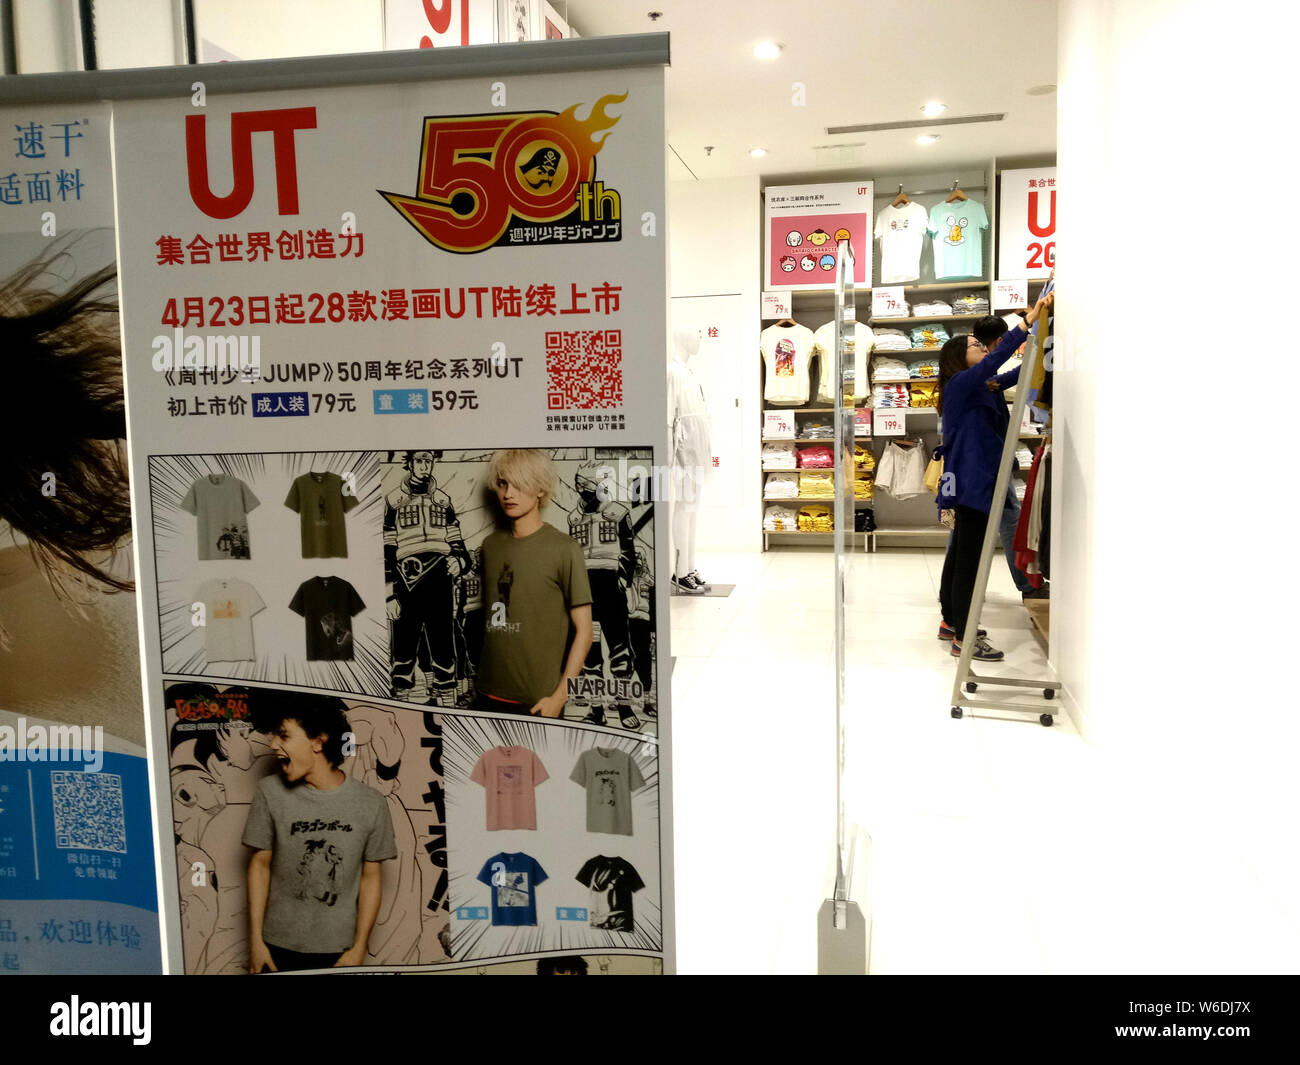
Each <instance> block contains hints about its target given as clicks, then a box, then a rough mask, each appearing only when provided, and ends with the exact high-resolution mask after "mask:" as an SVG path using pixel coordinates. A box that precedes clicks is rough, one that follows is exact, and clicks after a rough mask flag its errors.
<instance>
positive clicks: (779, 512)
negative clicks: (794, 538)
mask: <svg viewBox="0 0 1300 1065" xmlns="http://www.w3.org/2000/svg"><path fill="white" fill-rule="evenodd" d="M763 531H764V532H798V531H799V512H798V511H797V510H795V508H794V507H783V506H780V505H779V504H775V503H774V504H773V505H772V506H770V507H768V508H767V509H766V510H765V511H763Z"/></svg>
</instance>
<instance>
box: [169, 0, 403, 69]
mask: <svg viewBox="0 0 1300 1065" xmlns="http://www.w3.org/2000/svg"><path fill="white" fill-rule="evenodd" d="M194 24H195V30H196V38H198V39H199V51H200V54H199V58H200V60H202V58H203V55H202V48H203V46H202V40H208V41H211V42H212V43H213V44H215V45H217V46H218V47H219V48H223V49H225V50H226V51H227V52H230V53H233V54H234V55H236V56H238V57H239V58H240V59H282V58H286V57H289V56H301V55H344V54H348V53H351V52H378V51H381V50H382V49H383V46H384V40H383V30H384V26H383V10H382V5H381V3H380V0H276V2H275V3H267V2H266V0H195V3H194Z"/></svg>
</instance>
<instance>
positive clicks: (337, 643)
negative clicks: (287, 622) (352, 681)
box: [289, 577, 366, 662]
mask: <svg viewBox="0 0 1300 1065" xmlns="http://www.w3.org/2000/svg"><path fill="white" fill-rule="evenodd" d="M365 608H366V604H365V603H363V602H362V601H361V596H359V595H357V590H356V589H355V588H353V587H352V585H350V584H349V583H348V582H347V581H345V580H344V579H343V578H342V577H313V578H312V579H311V580H309V581H303V582H302V584H300V585H299V586H298V590H297V591H296V592H294V593H293V600H292V601H291V602H290V603H289V609H290V610H292V611H293V612H294V613H295V614H301V615H302V616H303V617H304V618H306V619H307V659H308V661H332V662H341V661H348V660H350V659H351V658H352V618H353V617H354V616H355V615H357V614H360V613H361V611H363V610H365Z"/></svg>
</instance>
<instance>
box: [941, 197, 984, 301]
mask: <svg viewBox="0 0 1300 1065" xmlns="http://www.w3.org/2000/svg"><path fill="white" fill-rule="evenodd" d="M988 227H989V216H988V215H987V214H985V213H984V205H983V204H982V203H980V202H979V201H978V200H958V201H957V202H955V203H936V204H935V205H934V206H933V207H931V208H930V234H931V235H932V236H933V237H934V276H935V279H936V280H939V281H942V280H943V279H944V278H948V277H980V276H981V275H982V274H983V273H984V238H983V236H982V231H983V230H985V229H988Z"/></svg>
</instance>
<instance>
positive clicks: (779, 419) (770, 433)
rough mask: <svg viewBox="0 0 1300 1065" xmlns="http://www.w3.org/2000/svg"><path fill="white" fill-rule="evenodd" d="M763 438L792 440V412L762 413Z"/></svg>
mask: <svg viewBox="0 0 1300 1065" xmlns="http://www.w3.org/2000/svg"><path fill="white" fill-rule="evenodd" d="M763 436H764V438H768V437H775V438H776V439H778V440H793V439H794V411H792V410H765V411H764V412H763Z"/></svg>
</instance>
